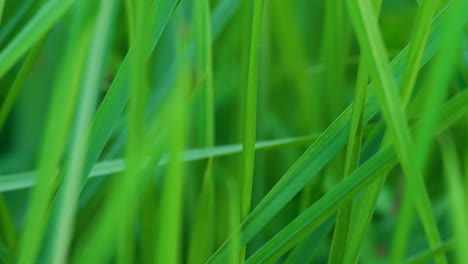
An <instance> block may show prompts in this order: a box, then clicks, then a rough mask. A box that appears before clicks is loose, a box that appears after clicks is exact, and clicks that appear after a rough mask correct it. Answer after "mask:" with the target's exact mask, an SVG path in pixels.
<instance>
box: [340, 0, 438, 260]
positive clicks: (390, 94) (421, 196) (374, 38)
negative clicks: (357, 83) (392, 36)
mask: <svg viewBox="0 0 468 264" xmlns="http://www.w3.org/2000/svg"><path fill="white" fill-rule="evenodd" d="M347 3H348V8H349V13H350V16H351V21H352V22H353V24H354V28H355V30H356V33H357V35H358V39H359V42H360V46H361V50H363V51H364V52H365V54H367V55H365V56H364V58H367V59H368V60H369V61H368V62H367V63H368V65H369V66H370V68H371V71H370V72H371V75H372V76H373V78H374V79H375V80H376V82H377V83H378V85H377V87H379V88H380V89H377V97H378V100H379V103H380V105H381V108H382V113H383V117H384V119H385V122H386V124H387V126H388V130H389V137H390V139H391V140H392V141H393V143H394V144H395V147H396V152H397V153H398V156H399V158H400V162H401V165H402V167H403V170H404V171H405V176H406V182H407V184H406V189H405V190H406V191H405V195H407V196H409V197H408V199H409V200H410V201H413V199H414V202H415V205H416V208H417V209H418V213H419V215H420V218H421V221H422V223H423V226H424V230H425V232H426V235H427V238H428V240H429V243H430V244H431V246H436V245H437V244H439V243H440V235H439V233H438V230H437V225H436V223H435V219H434V217H433V216H432V213H431V206H430V200H429V199H428V195H427V191H426V190H425V185H424V180H423V172H422V171H421V170H420V169H419V168H416V167H415V166H412V165H411V164H413V163H414V162H417V158H415V157H413V156H411V155H410V153H412V150H413V149H414V143H413V139H412V137H411V134H410V130H409V128H408V123H407V121H406V116H405V113H404V111H403V107H402V105H401V102H400V100H399V97H398V95H397V90H396V89H395V87H396V85H395V82H394V79H393V78H392V76H391V73H390V72H391V71H390V67H389V66H388V63H387V62H386V58H387V55H386V50H385V47H384V44H383V39H382V36H381V35H380V33H379V31H378V28H377V20H376V19H375V17H373V13H372V11H371V10H372V6H371V5H370V3H369V2H368V1H367V0H361V1H356V2H355V1H347ZM372 66H375V67H372ZM413 193H415V194H417V195H415V197H414V198H413V195H412V194H413ZM403 216H404V215H403ZM405 241H406V240H405ZM405 241H402V240H399V242H400V243H401V244H398V247H399V248H401V249H402V250H400V251H397V252H398V254H394V255H392V262H393V263H401V261H402V259H403V256H404V251H403V249H405V243H404V242H405ZM400 252H401V253H400ZM438 262H439V263H444V262H445V261H444V260H443V259H440V260H439V261H438Z"/></svg>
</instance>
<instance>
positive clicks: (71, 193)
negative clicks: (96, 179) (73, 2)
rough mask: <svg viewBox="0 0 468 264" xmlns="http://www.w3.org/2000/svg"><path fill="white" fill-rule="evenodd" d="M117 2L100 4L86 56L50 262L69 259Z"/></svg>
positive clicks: (59, 200) (59, 197)
mask: <svg viewBox="0 0 468 264" xmlns="http://www.w3.org/2000/svg"><path fill="white" fill-rule="evenodd" d="M80 4H81V5H80V8H82V9H84V11H82V12H87V7H86V6H85V5H90V4H91V3H90V2H86V1H82V2H81V3H80ZM117 7H118V2H116V1H113V0H104V1H102V2H101V3H100V6H99V12H98V15H97V20H96V25H95V27H94V29H93V31H94V32H93V34H92V40H91V45H90V53H89V55H88V56H87V61H86V67H85V69H86V70H85V71H84V75H83V80H84V82H83V83H82V84H81V88H80V91H81V95H80V101H79V105H78V112H77V117H76V122H75V126H74V131H73V137H72V142H73V143H72V147H71V150H70V156H69V157H68V158H69V160H70V164H71V166H69V167H68V168H67V170H66V171H65V173H64V176H63V181H62V186H61V189H60V192H59V193H58V195H57V202H58V204H59V209H58V211H57V214H56V215H54V218H52V219H51V221H52V222H54V223H55V225H54V228H55V230H54V237H53V238H52V241H53V242H52V243H53V245H52V249H50V250H51V251H52V252H53V253H52V260H51V263H65V262H67V259H68V250H69V246H70V244H71V240H72V231H73V230H72V229H73V225H74V222H75V219H74V217H75V214H76V199H75V197H76V196H77V195H78V193H79V191H80V189H79V186H80V185H79V183H80V176H81V173H82V170H83V165H84V162H85V159H86V157H85V153H86V151H87V142H85V141H84V140H85V138H84V137H83V135H84V134H85V133H86V129H87V128H88V126H89V124H90V122H91V119H92V116H93V114H94V113H93V109H95V107H96V104H97V97H98V93H99V87H100V85H101V83H102V79H103V77H102V76H103V72H104V66H105V62H106V59H107V52H106V50H108V46H109V45H108V44H109V43H108V42H109V39H110V38H111V36H110V32H112V31H111V27H112V26H113V23H112V21H113V20H114V18H115V15H116V13H117V10H118V9H117Z"/></svg>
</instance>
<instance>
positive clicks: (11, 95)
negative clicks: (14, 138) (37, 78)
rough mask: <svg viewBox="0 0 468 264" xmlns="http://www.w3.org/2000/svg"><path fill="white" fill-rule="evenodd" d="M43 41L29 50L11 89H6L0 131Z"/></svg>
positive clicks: (0, 112) (0, 110)
mask: <svg viewBox="0 0 468 264" xmlns="http://www.w3.org/2000/svg"><path fill="white" fill-rule="evenodd" d="M44 41H45V37H44V38H42V39H41V40H39V42H38V43H37V44H36V45H35V46H34V47H33V48H32V49H31V51H30V52H29V54H28V56H27V57H26V60H25V61H24V63H23V65H21V69H20V70H19V72H18V74H17V75H16V77H15V80H14V81H13V84H12V85H11V88H10V89H8V93H7V95H6V96H5V100H4V101H3V103H2V106H1V108H0V131H2V130H3V126H4V125H5V122H6V120H7V118H8V116H9V115H10V112H11V110H12V108H13V105H14V104H15V102H16V100H17V99H18V96H19V93H20V92H21V88H23V86H24V83H25V82H26V79H27V77H28V75H29V73H30V71H31V69H32V67H33V66H34V63H35V62H36V60H37V57H38V56H39V54H40V51H41V49H42V46H43V44H44Z"/></svg>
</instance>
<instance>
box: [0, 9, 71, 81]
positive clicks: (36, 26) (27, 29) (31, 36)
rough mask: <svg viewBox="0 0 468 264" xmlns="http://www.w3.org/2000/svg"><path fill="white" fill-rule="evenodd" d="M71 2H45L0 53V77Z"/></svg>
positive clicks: (52, 24) (39, 37) (64, 11)
mask: <svg viewBox="0 0 468 264" xmlns="http://www.w3.org/2000/svg"><path fill="white" fill-rule="evenodd" d="M73 2H74V1H73V0H64V1H61V0H53V1H47V3H45V4H44V5H43V6H42V8H41V9H40V10H39V11H38V12H37V14H36V15H34V17H32V18H31V19H30V20H29V22H28V24H26V25H25V26H24V27H23V29H22V30H21V31H20V32H18V34H17V35H16V36H15V38H14V39H13V40H11V41H9V42H8V46H7V47H6V48H5V49H4V50H3V51H2V52H1V53H0V77H1V76H3V75H4V74H5V73H6V72H7V71H8V70H9V69H10V68H11V67H12V66H13V65H14V64H15V63H16V62H17V61H18V60H19V59H20V58H21V57H22V56H23V55H24V53H25V52H26V51H27V50H28V49H30V48H31V46H33V45H34V44H35V43H37V42H38V41H39V40H40V39H41V38H42V37H43V36H44V35H45V34H46V33H47V32H48V31H49V30H50V29H51V28H52V27H53V26H54V25H55V24H56V23H57V21H58V20H59V19H60V18H61V17H62V16H63V15H64V14H65V13H66V12H67V10H68V9H69V8H70V6H71V5H72V3H73Z"/></svg>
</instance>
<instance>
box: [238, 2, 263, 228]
mask: <svg viewBox="0 0 468 264" xmlns="http://www.w3.org/2000/svg"><path fill="white" fill-rule="evenodd" d="M252 5H253V19H252V27H251V32H250V33H251V35H250V46H249V63H248V73H247V84H246V85H245V91H244V94H245V100H244V101H245V109H244V126H243V144H242V180H241V190H242V195H241V199H242V201H241V208H242V209H241V218H242V219H245V217H247V215H248V214H249V212H250V203H251V197H252V183H253V174H254V159H255V137H256V120H257V118H256V116H257V86H258V83H257V78H258V56H259V55H258V54H259V52H258V49H259V42H260V31H261V28H262V17H263V8H264V0H258V1H255V2H253V3H252Z"/></svg>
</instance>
